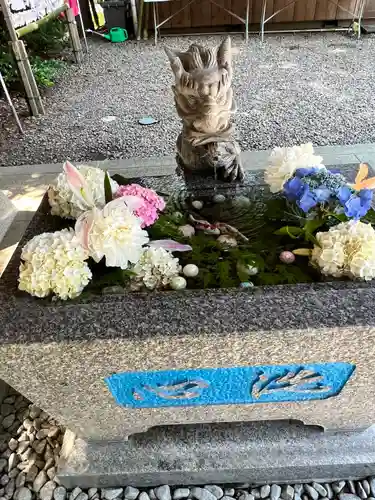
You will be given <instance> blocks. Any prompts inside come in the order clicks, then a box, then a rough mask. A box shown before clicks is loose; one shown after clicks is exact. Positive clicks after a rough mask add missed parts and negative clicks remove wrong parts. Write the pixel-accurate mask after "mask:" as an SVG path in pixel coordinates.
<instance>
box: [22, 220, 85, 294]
mask: <svg viewBox="0 0 375 500" xmlns="http://www.w3.org/2000/svg"><path fill="white" fill-rule="evenodd" d="M87 258H88V254H87V252H86V251H85V250H84V248H83V247H82V246H81V245H80V243H79V241H78V239H77V237H76V235H75V233H74V231H73V229H63V230H62V231H56V232H55V233H43V234H40V235H38V236H35V237H34V238H33V239H31V240H30V241H29V242H28V243H27V244H26V245H25V246H24V248H23V250H22V254H21V259H22V261H23V262H21V264H20V275H19V278H18V281H19V285H18V288H19V289H20V290H24V291H25V292H28V293H30V294H31V295H35V296H36V297H46V296H47V295H49V294H50V293H54V294H55V295H57V296H58V297H59V298H60V299H63V300H66V299H71V298H74V297H77V296H78V295H79V294H80V293H81V292H82V290H83V289H84V287H85V286H86V285H87V284H88V283H89V281H90V279H91V271H90V269H89V267H88V265H87V264H86V262H85V260H86V259H87Z"/></svg>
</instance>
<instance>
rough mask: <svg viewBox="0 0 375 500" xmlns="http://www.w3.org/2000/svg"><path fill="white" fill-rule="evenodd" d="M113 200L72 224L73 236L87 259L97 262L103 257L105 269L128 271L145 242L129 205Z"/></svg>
mask: <svg viewBox="0 0 375 500" xmlns="http://www.w3.org/2000/svg"><path fill="white" fill-rule="evenodd" d="M132 199H133V198H132V197H126V196H124V197H122V198H117V199H116V200H113V201H111V202H109V203H107V205H106V206H105V207H104V208H103V210H99V209H98V208H93V209H92V210H91V211H89V212H86V213H85V214H83V215H82V216H81V217H80V218H79V219H78V221H77V223H76V227H75V229H76V233H77V236H78V237H79V240H80V242H81V244H82V245H83V246H84V247H86V248H87V250H88V252H89V255H90V257H92V258H93V259H94V260H95V261H96V262H99V261H100V260H101V259H102V258H103V257H105V264H106V266H107V267H120V268H121V269H128V267H129V265H130V264H135V263H136V262H138V260H139V258H140V257H141V255H142V251H143V248H142V247H143V245H145V244H146V243H148V241H149V237H148V233H147V231H145V230H144V229H142V222H143V221H142V220H141V219H139V218H138V217H136V216H135V215H134V213H133V211H132V210H131V206H130V205H128V204H126V203H125V201H124V200H129V203H130V202H131V201H132Z"/></svg>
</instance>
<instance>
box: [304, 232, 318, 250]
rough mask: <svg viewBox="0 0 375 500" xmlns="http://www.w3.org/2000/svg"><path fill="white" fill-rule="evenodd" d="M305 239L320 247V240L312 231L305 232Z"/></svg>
mask: <svg viewBox="0 0 375 500" xmlns="http://www.w3.org/2000/svg"><path fill="white" fill-rule="evenodd" d="M305 240H306V241H310V242H311V243H313V244H314V245H316V246H318V247H320V244H319V241H318V240H317V239H316V238H315V236H314V235H313V234H311V233H307V232H306V233H305Z"/></svg>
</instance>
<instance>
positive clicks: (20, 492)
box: [13, 486, 32, 500]
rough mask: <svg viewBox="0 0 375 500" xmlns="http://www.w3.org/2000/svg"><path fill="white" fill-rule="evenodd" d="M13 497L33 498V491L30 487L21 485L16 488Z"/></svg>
mask: <svg viewBox="0 0 375 500" xmlns="http://www.w3.org/2000/svg"><path fill="white" fill-rule="evenodd" d="M13 498H14V500H31V498H32V493H31V491H30V490H29V488H26V487H25V486H21V488H18V489H16V491H15V493H14V497H13Z"/></svg>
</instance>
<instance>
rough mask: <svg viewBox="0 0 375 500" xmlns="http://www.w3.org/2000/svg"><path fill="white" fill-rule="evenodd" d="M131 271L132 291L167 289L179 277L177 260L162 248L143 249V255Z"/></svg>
mask: <svg viewBox="0 0 375 500" xmlns="http://www.w3.org/2000/svg"><path fill="white" fill-rule="evenodd" d="M132 271H133V272H134V273H135V275H134V277H133V278H132V280H133V284H132V288H133V289H140V288H142V287H143V286H145V287H146V288H148V289H150V290H154V289H155V288H165V287H167V286H168V285H169V284H170V282H171V281H172V279H173V278H175V277H176V276H178V275H179V273H180V271H181V266H180V264H179V260H178V259H177V258H175V257H173V255H172V253H171V252H169V251H168V250H165V249H164V248H148V247H146V248H144V249H143V254H142V256H141V258H140V259H139V261H138V262H137V264H136V265H135V266H134V268H133V269H132Z"/></svg>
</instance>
